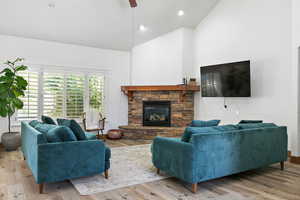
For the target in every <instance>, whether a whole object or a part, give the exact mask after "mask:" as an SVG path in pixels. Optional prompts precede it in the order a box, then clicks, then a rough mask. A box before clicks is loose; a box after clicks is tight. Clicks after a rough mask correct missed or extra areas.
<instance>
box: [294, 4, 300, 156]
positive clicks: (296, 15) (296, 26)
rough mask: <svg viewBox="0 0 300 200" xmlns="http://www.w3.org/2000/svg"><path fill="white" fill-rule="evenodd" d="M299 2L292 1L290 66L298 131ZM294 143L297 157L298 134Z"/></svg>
mask: <svg viewBox="0 0 300 200" xmlns="http://www.w3.org/2000/svg"><path fill="white" fill-rule="evenodd" d="M299 10H300V1H299V0H292V66H293V77H292V80H293V86H294V87H293V98H292V100H293V104H294V105H295V106H297V107H298V109H296V110H297V111H298V112H297V113H295V114H294V116H295V119H296V120H297V125H298V131H299V127H300V117H299V116H300V106H299V105H300V96H299V94H300V92H299V91H300V87H299V84H300V70H299V67H300V62H299V61H300V12H299ZM293 141H296V142H295V144H294V146H295V148H297V149H298V154H297V156H300V133H299V132H298V135H295V136H294V137H293Z"/></svg>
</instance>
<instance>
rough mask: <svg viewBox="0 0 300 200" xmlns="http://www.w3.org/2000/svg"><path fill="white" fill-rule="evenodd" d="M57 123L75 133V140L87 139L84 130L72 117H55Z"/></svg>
mask: <svg viewBox="0 0 300 200" xmlns="http://www.w3.org/2000/svg"><path fill="white" fill-rule="evenodd" d="M57 123H58V124H59V125H60V126H67V127H69V128H70V129H71V130H72V131H73V133H74V134H75V136H76V138H77V140H87V138H86V135H85V132H84V131H83V130H82V128H81V126H80V125H79V124H78V123H77V122H76V121H75V120H73V119H71V120H69V119H57Z"/></svg>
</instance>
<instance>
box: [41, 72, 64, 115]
mask: <svg viewBox="0 0 300 200" xmlns="http://www.w3.org/2000/svg"><path fill="white" fill-rule="evenodd" d="M43 81H44V84H43V114H44V115H47V116H51V117H62V116H64V101H65V97H64V85H65V83H64V75H63V74H57V73H44V77H43Z"/></svg>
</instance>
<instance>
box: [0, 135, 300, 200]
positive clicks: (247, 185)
mask: <svg viewBox="0 0 300 200" xmlns="http://www.w3.org/2000/svg"><path fill="white" fill-rule="evenodd" d="M149 143H151V141H149V140H123V139H122V140H116V141H112V140H106V144H107V145H108V146H110V147H121V146H132V145H141V144H149ZM189 187H190V185H189V184H186V183H183V182H182V181H180V180H178V179H176V178H169V179H165V180H159V181H154V182H150V183H145V184H140V185H135V186H131V187H126V188H121V189H117V190H113V191H109V192H103V193H98V194H94V195H90V196H80V195H79V193H78V192H77V191H76V190H75V188H74V187H73V185H72V184H71V183H70V182H68V181H65V182H59V183H51V184H46V185H45V194H42V195H40V194H39V193H38V186H37V185H36V184H35V181H34V178H33V176H32V174H31V171H30V170H29V169H28V167H27V165H26V163H25V161H24V160H23V157H22V153H21V152H20V151H14V152H6V151H4V149H3V147H1V146H0V200H35V199H38V200H135V199H147V200H173V199H176V200H193V199H195V200H200V199H206V198H216V199H218V198H219V197H222V196H226V195H240V196H243V197H251V198H253V199H257V200H282V199H286V200H300V165H295V164H292V163H289V162H287V163H286V168H285V170H284V171H281V170H280V165H279V164H276V165H273V166H270V167H267V168H263V169H258V170H252V171H248V172H245V173H241V174H237V175H232V176H228V177H225V178H221V179H217V180H212V181H207V182H203V183H199V184H198V188H199V189H198V192H197V193H196V194H193V193H191V192H190V190H189ZM232 197H233V196H232Z"/></svg>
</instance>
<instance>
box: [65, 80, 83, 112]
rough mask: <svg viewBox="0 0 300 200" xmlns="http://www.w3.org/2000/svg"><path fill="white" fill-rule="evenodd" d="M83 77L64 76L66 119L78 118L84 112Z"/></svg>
mask: <svg viewBox="0 0 300 200" xmlns="http://www.w3.org/2000/svg"><path fill="white" fill-rule="evenodd" d="M84 82H85V76H84V75H67V76H66V117H67V118H80V117H82V115H83V112H84V91H85V84H84Z"/></svg>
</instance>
